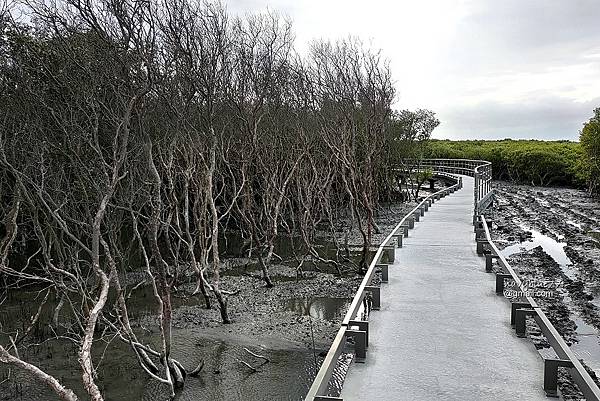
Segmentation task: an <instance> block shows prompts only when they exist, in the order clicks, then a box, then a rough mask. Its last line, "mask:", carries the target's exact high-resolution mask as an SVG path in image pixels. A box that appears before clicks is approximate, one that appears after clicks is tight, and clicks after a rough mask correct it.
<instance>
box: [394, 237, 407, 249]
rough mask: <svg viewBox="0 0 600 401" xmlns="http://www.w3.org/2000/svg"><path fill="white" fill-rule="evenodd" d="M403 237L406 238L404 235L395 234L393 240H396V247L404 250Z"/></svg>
mask: <svg viewBox="0 0 600 401" xmlns="http://www.w3.org/2000/svg"><path fill="white" fill-rule="evenodd" d="M402 237H404V236H403V235H402V234H393V235H392V238H394V239H395V240H396V246H397V247H398V248H402Z"/></svg>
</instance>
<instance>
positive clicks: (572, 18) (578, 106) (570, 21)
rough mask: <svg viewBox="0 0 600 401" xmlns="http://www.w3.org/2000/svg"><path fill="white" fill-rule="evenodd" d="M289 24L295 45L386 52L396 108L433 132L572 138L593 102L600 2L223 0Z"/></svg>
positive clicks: (597, 90)
mask: <svg viewBox="0 0 600 401" xmlns="http://www.w3.org/2000/svg"><path fill="white" fill-rule="evenodd" d="M227 6H228V8H229V10H230V11H232V12H233V13H245V12H256V11H264V10H266V9H267V8H268V9H271V10H274V11H277V12H279V13H281V14H283V15H287V16H289V17H290V18H291V19H292V20H293V22H294V30H295V32H296V47H297V48H298V49H299V50H300V51H303V50H305V49H306V48H307V44H308V43H309V42H310V40H312V39H319V38H325V39H337V38H345V37H347V36H348V35H354V36H358V37H360V38H361V39H362V40H363V41H364V42H365V43H367V44H369V45H371V46H372V47H375V48H381V49H382V50H383V54H384V55H385V56H386V57H387V58H389V59H390V61H391V68H392V70H393V74H394V78H395V79H396V81H397V83H396V88H397V90H398V100H397V103H396V105H395V107H396V108H409V109H415V108H429V109H431V110H433V111H435V112H436V113H437V115H438V117H439V119H440V120H441V121H442V124H441V125H440V127H438V128H437V129H436V130H435V132H434V137H437V138H449V139H463V138H464V139H474V138H482V139H502V138H509V137H510V138H537V139H571V140H575V139H577V138H578V136H579V130H580V128H581V126H582V124H583V122H585V121H586V120H587V119H589V118H590V117H591V116H592V110H593V109H594V108H595V107H600V0H399V1H377V0H371V1H357V0H333V1H331V0H306V1H302V0H296V1H294V0H229V1H227Z"/></svg>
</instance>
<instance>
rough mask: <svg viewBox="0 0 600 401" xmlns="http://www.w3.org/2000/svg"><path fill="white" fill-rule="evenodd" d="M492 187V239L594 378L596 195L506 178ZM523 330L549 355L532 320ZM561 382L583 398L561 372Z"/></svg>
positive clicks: (567, 392) (598, 297) (598, 300)
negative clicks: (515, 182) (494, 204)
mask: <svg viewBox="0 0 600 401" xmlns="http://www.w3.org/2000/svg"><path fill="white" fill-rule="evenodd" d="M496 189H497V200H498V204H497V207H496V209H495V211H494V215H493V220H494V227H493V236H494V239H495V241H496V242H497V244H498V245H499V247H500V248H504V250H505V251H503V252H506V253H505V256H509V257H508V261H509V262H510V263H511V265H512V266H513V267H514V268H515V270H516V271H517V272H518V274H519V275H520V277H521V278H522V279H524V280H525V281H526V282H527V283H528V284H529V287H530V289H531V294H532V295H533V297H534V298H535V299H536V301H537V302H538V303H539V304H540V305H541V306H542V308H543V309H544V311H545V313H546V314H547V315H548V318H549V319H550V320H551V321H552V323H553V324H554V326H555V327H556V329H557V330H558V331H559V333H560V334H561V335H562V336H563V338H564V339H565V341H566V342H567V343H568V344H569V345H570V346H571V348H572V349H573V350H574V352H575V353H576V354H577V355H578V356H579V357H580V358H581V359H582V360H583V362H584V363H585V365H586V367H588V369H589V371H590V372H591V373H592V376H593V377H594V378H595V376H596V374H600V343H599V342H598V341H599V338H598V330H599V329H600V309H599V306H600V242H599V240H600V238H599V237H598V234H597V232H598V230H599V229H600V202H599V200H598V199H596V198H593V197H590V196H589V195H588V194H587V193H585V192H584V191H580V190H575V189H564V188H540V187H530V186H523V185H513V184H509V183H505V182H498V183H496ZM495 269H499V267H497V266H496V267H495ZM528 335H529V337H530V338H531V339H532V340H533V342H534V344H535V345H536V348H538V349H539V350H540V353H541V354H543V355H547V356H552V353H551V352H550V351H549V350H548V343H547V341H546V339H545V338H544V337H543V335H542V334H541V333H540V331H539V329H538V328H537V326H536V325H535V322H534V321H533V320H532V319H531V320H530V321H528ZM596 380H597V379H596ZM560 389H561V392H562V393H563V397H564V398H565V399H566V400H579V399H582V395H581V394H580V393H579V392H578V390H577V389H576V387H575V386H574V385H573V383H571V381H570V379H569V378H568V377H567V376H566V375H564V374H562V375H561V383H560Z"/></svg>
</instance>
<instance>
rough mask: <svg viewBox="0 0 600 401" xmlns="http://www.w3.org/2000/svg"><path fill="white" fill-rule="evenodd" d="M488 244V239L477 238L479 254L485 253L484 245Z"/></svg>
mask: <svg viewBox="0 0 600 401" xmlns="http://www.w3.org/2000/svg"><path fill="white" fill-rule="evenodd" d="M486 244H488V240H487V239H478V240H477V255H483V250H484V249H485V248H484V245H486Z"/></svg>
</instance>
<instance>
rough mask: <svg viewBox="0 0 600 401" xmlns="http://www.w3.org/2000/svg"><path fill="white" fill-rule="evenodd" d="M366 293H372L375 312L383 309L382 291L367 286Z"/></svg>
mask: <svg viewBox="0 0 600 401" xmlns="http://www.w3.org/2000/svg"><path fill="white" fill-rule="evenodd" d="M365 291H367V292H370V293H371V299H372V302H373V304H372V308H373V310H379V309H380V308H381V289H380V288H379V287H375V286H373V285H367V286H365Z"/></svg>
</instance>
